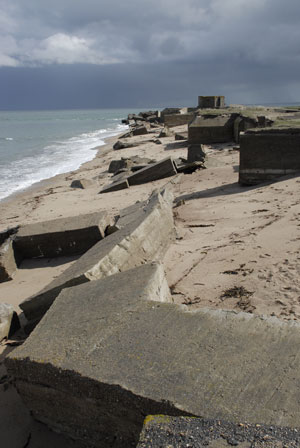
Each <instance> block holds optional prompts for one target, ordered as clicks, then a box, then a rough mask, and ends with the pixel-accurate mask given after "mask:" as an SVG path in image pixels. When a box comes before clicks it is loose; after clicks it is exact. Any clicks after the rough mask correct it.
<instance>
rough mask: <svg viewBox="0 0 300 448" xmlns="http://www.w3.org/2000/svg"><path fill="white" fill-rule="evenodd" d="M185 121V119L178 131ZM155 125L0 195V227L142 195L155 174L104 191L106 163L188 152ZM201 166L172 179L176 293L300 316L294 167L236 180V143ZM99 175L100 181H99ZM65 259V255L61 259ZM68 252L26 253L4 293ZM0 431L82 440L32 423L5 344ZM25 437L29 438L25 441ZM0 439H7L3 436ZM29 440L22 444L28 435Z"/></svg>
mask: <svg viewBox="0 0 300 448" xmlns="http://www.w3.org/2000/svg"><path fill="white" fill-rule="evenodd" d="M182 130H186V127H185V126H181V127H178V128H174V131H176V132H177V131H182ZM158 133H159V130H157V131H154V132H153V134H148V135H144V136H139V137H133V138H132V139H131V141H137V142H139V143H141V144H140V145H139V146H137V147H133V148H129V149H122V150H119V151H113V150H112V149H111V148H112V144H113V142H114V141H115V139H110V141H109V142H108V144H107V145H106V147H101V148H100V149H99V152H98V154H97V157H95V159H94V160H92V161H91V162H88V163H86V164H84V165H82V166H81V167H80V169H79V170H77V171H74V172H71V173H67V174H62V175H59V176H56V177H55V178H53V179H50V180H48V181H45V182H43V183H40V184H37V185H35V186H34V187H33V188H31V189H29V190H26V191H25V192H23V193H21V194H18V195H16V196H14V197H12V198H10V199H9V200H6V201H5V202H2V203H1V204H0V208H1V213H0V230H2V229H5V228H7V227H12V226H15V225H18V224H26V223H30V222H37V221H43V220H49V219H55V218H59V217H62V216H76V215H78V214H83V213H88V212H94V211H100V210H106V211H108V212H109V213H110V214H111V215H116V214H118V212H119V210H120V209H121V208H123V207H126V206H128V205H131V204H133V203H135V202H136V201H138V200H144V199H146V198H147V197H148V196H149V194H150V193H151V191H152V190H153V189H154V188H157V187H160V186H162V185H164V184H165V183H166V180H165V179H164V180H160V181H156V182H152V183H148V184H145V185H140V186H136V187H130V189H127V190H122V191H117V192H113V193H108V194H98V192H99V191H100V190H101V188H102V187H103V186H104V185H107V184H108V183H109V182H110V178H111V174H109V173H108V165H109V162H110V161H111V160H113V159H119V158H121V157H127V156H132V155H139V156H147V157H150V158H155V159H158V160H159V159H162V158H164V157H166V156H168V155H172V156H174V157H181V156H182V157H186V154H187V146H186V145H185V143H184V142H180V141H178V142H174V137H166V138H161V141H162V143H163V144H162V145H157V144H155V143H153V142H151V141H150V140H151V139H152V138H153V137H157V136H158ZM205 150H206V152H207V153H208V156H209V158H208V163H207V166H208V167H207V169H205V170H199V171H197V172H195V173H193V174H190V175H183V176H182V177H181V178H180V180H179V182H178V183H177V184H175V186H174V195H175V198H176V199H175V206H174V216H175V223H176V230H177V238H176V240H175V241H174V243H173V244H172V246H171V247H170V249H169V250H168V252H167V254H166V256H165V259H164V260H163V261H164V264H165V269H166V274H167V279H168V282H169V286H170V287H171V290H172V294H173V298H174V301H175V302H176V303H183V304H186V306H188V307H189V309H190V308H199V307H211V308H219V309H233V310H236V311H241V310H242V311H245V312H249V313H255V314H258V315H261V314H266V315H273V316H274V315H275V316H278V317H279V318H281V319H284V320H299V319H300V281H299V273H300V268H299V266H300V264H299V260H300V198H299V183H300V178H299V177H297V176H293V177H287V178H282V179H280V180H279V181H277V182H274V183H269V184H264V185H260V186H256V187H247V188H246V187H241V186H239V184H238V182H237V180H238V164H239V152H238V150H236V149H235V145H214V146H206V147H205ZM79 178H84V179H94V185H93V186H91V187H90V188H88V189H85V190H81V189H74V188H70V184H71V181H72V180H74V179H79ZM95 179H97V180H95ZM62 261H63V262H62ZM72 262H74V259H65V260H58V259H57V260H38V261H36V260H35V261H33V260H25V261H24V262H23V263H22V265H21V268H20V269H19V270H18V272H17V274H16V275H15V277H14V279H13V281H10V282H6V283H3V284H1V285H0V301H3V302H9V303H12V304H13V305H14V306H15V309H16V311H18V312H20V310H19V308H18V304H19V303H20V302H21V301H22V300H24V299H25V298H26V297H28V296H30V295H31V294H33V293H34V292H37V291H38V290H40V289H41V288H42V287H43V286H45V285H46V284H47V283H49V282H50V280H51V279H52V278H54V277H55V276H57V275H58V274H59V273H60V272H62V271H63V270H64V269H66V268H67V267H68V266H69V265H70V263H72ZM1 349H2V354H1V358H0V360H1V364H0V400H1V409H0V431H1V434H2V435H3V436H2V440H3V442H1V447H2V446H3V447H4V448H6V447H9V448H22V447H24V446H26V447H29V448H37V447H45V448H48V447H53V446H55V447H58V448H59V447H64V448H69V447H75V446H76V447H79V445H78V444H75V443H74V442H72V441H66V440H65V439H64V437H62V436H61V435H57V434H54V433H52V432H51V431H49V430H48V429H47V428H46V427H45V426H43V425H40V424H38V423H36V422H34V421H33V420H32V419H31V417H30V416H29V414H28V412H27V411H26V409H25V407H24V406H23V404H22V402H21V400H20V398H19V397H18V396H17V394H16V392H15V390H14V389H13V387H12V386H11V385H10V384H9V379H6V378H5V377H4V379H2V380H1V377H2V376H4V375H5V370H4V366H3V359H4V357H5V355H6V354H7V353H8V351H10V350H11V349H13V347H9V346H5V345H2V347H1ZM27 442H28V443H27ZM2 443H4V444H3V445H2ZM26 443H27V444H26Z"/></svg>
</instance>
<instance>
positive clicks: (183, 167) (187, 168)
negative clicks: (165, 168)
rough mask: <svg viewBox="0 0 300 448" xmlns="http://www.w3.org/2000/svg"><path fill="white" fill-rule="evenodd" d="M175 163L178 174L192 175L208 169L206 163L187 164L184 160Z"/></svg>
mask: <svg viewBox="0 0 300 448" xmlns="http://www.w3.org/2000/svg"><path fill="white" fill-rule="evenodd" d="M174 163H175V166H176V170H177V172H178V173H185V174H191V173H193V172H194V171H196V170H199V169H205V168H206V167H205V165H204V162H200V161H199V160H197V161H195V162H187V161H184V160H182V159H175V160H174Z"/></svg>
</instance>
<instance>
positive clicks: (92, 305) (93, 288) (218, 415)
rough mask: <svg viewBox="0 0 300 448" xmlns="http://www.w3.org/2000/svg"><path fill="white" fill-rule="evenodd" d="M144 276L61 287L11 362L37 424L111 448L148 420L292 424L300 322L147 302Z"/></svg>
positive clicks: (296, 412) (299, 417)
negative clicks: (173, 417) (113, 438)
mask: <svg viewBox="0 0 300 448" xmlns="http://www.w3.org/2000/svg"><path fill="white" fill-rule="evenodd" d="M143 268H144V269H145V270H147V269H148V268H147V267H145V266H143V267H140V268H139V270H138V269H135V270H132V271H127V272H124V273H121V274H116V275H115V276H111V277H109V278H106V279H103V280H102V281H99V282H90V283H88V284H85V285H80V286H78V287H75V288H72V289H65V290H64V291H63V292H62V293H61V295H60V296H59V297H58V298H57V300H56V301H55V302H54V304H53V306H52V307H51V308H50V309H49V311H48V312H47V314H46V315H45V317H44V319H43V320H42V321H41V322H40V324H39V325H38V327H37V328H36V329H35V330H34V331H33V333H32V335H31V336H30V337H29V339H28V340H27V341H26V342H25V343H24V344H23V345H22V346H21V347H20V348H18V349H16V350H15V351H14V352H12V353H11V354H10V355H9V358H8V360H7V367H8V369H9V372H10V373H11V374H13V375H14V376H15V377H16V379H17V386H18V390H19V391H20V393H21V395H22V397H23V399H24V401H25V402H26V403H27V404H28V406H29V408H30V409H31V410H32V411H33V414H34V415H35V417H36V418H37V419H39V420H42V421H44V422H46V423H48V424H50V425H51V426H52V427H54V428H56V429H59V430H64V431H66V432H69V433H70V434H72V435H74V434H75V433H76V431H78V432H77V433H76V434H77V435H78V436H82V434H83V429H82V430H81V429H80V428H84V430H85V434H91V436H90V437H91V439H92V440H93V441H94V440H95V441H97V439H93V438H94V437H102V436H103V438H105V437H107V440H108V444H107V446H110V445H109V442H111V439H110V440H109V434H108V432H109V433H110V431H111V435H112V434H113V435H115V436H116V437H117V439H118V440H119V444H117V443H116V445H114V446H131V445H130V443H131V442H133V440H134V437H138V432H139V431H138V429H140V428H141V425H142V421H143V419H144V417H145V416H146V415H149V414H162V413H164V414H167V415H179V413H180V414H181V415H195V416H202V417H205V418H213V419H222V420H226V421H231V422H236V423H239V422H249V423H259V424H261V423H263V424H272V425H273V424H276V425H280V426H288V427H295V426H297V425H299V421H300V405H299V403H300V378H299V371H300V356H299V344H300V325H299V324H296V323H284V322H283V321H280V320H278V319H276V318H265V319H264V318H261V317H259V316H254V315H250V314H246V313H235V312H232V311H231V312H230V311H221V310H220V311H216V310H208V309H206V310H205V309H202V310H197V311H188V308H187V307H184V306H183V305H181V306H179V305H174V304H172V303H160V302H157V301H153V300H151V299H153V297H156V295H155V294H154V293H152V290H151V288H150V290H151V291H150V292H149V295H148V297H146V298H148V299H149V300H143V299H144V298H145V296H144V294H142V297H141V295H140V290H143V288H142V287H141V288H140V286H139V285H140V284H141V285H143V284H145V285H147V284H149V282H148V280H147V279H148V274H146V273H145V271H143ZM143 282H145V283H143ZM154 289H155V291H157V290H159V289H160V288H159V287H158V288H157V287H156V286H155V288H154ZM148 291H149V288H148ZM164 407H168V409H169V411H167V412H166V411H163V408H164ZM154 408H155V409H157V411H156V412H153V409H154ZM76 428H78V429H76ZM80 434H81V435H80ZM120 441H122V442H123V445H122V443H121V442H120ZM101 446H102V445H101Z"/></svg>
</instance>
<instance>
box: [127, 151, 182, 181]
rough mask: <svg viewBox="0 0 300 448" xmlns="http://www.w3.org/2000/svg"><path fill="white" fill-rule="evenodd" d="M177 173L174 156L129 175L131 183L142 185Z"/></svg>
mask: <svg viewBox="0 0 300 448" xmlns="http://www.w3.org/2000/svg"><path fill="white" fill-rule="evenodd" d="M175 174H177V171H176V168H175V166H174V162H173V159H172V157H167V158H165V159H163V160H160V161H159V162H156V163H153V164H152V165H149V166H147V167H145V168H143V169H141V170H139V171H137V172H135V173H133V174H131V175H130V176H128V178H127V180H128V183H129V185H140V184H145V183H147V182H153V181H155V180H158V179H164V178H165V177H170V176H174V175H175Z"/></svg>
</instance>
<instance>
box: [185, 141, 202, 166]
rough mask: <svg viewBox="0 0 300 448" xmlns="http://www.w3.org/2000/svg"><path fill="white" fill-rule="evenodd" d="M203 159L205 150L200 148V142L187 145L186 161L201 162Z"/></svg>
mask: <svg viewBox="0 0 300 448" xmlns="http://www.w3.org/2000/svg"><path fill="white" fill-rule="evenodd" d="M204 159H205V152H204V151H203V149H202V145H201V144H198V145H196V144H193V145H189V146H188V153H187V161H188V162H189V163H192V162H196V161H198V162H203V161H204Z"/></svg>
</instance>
